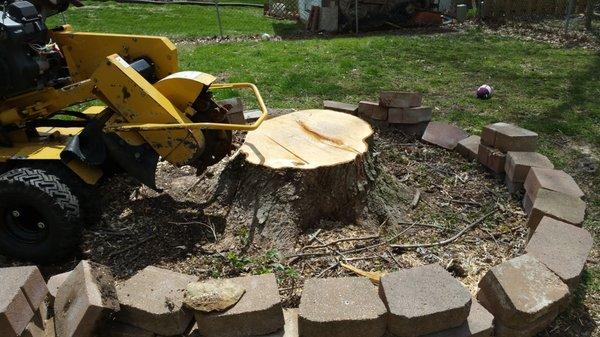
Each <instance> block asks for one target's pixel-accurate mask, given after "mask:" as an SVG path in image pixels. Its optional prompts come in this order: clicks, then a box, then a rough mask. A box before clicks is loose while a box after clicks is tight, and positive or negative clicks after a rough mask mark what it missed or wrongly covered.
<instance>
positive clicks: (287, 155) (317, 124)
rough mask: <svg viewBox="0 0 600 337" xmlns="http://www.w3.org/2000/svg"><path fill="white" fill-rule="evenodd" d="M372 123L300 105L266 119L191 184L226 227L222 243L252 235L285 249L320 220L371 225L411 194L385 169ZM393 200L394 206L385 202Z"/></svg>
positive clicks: (394, 214)
mask: <svg viewBox="0 0 600 337" xmlns="http://www.w3.org/2000/svg"><path fill="white" fill-rule="evenodd" d="M372 137H373V130H372V129H371V126H370V125H369V124H368V123H366V122H365V121H363V120H361V119H360V118H357V117H355V116H352V115H349V114H345V113H340V112H334V111H330V110H305V111H297V112H293V113H290V114H287V115H283V116H279V117H275V118H272V119H269V120H266V121H265V122H264V123H263V124H262V125H261V126H260V127H259V128H258V129H257V130H255V131H251V132H249V133H248V134H247V136H246V140H245V142H244V144H243V145H242V146H241V148H240V149H239V150H238V151H237V152H236V153H235V154H233V155H232V156H231V157H230V158H228V159H226V160H224V161H222V162H221V163H219V164H218V165H215V166H213V167H212V168H210V169H209V170H208V171H206V173H205V177H204V178H205V179H202V180H201V182H200V184H198V186H197V187H196V190H195V191H193V193H194V194H196V195H201V196H202V204H203V206H204V213H205V214H206V215H207V216H209V218H210V219H211V220H212V223H213V224H216V225H217V227H218V228H219V229H220V231H221V232H222V233H223V235H222V240H220V242H219V244H220V245H221V248H222V249H235V248H236V246H239V245H240V244H241V245H242V246H246V247H247V246H248V245H249V244H250V243H252V242H255V243H258V244H260V246H261V247H269V248H276V249H278V250H281V251H290V250H292V249H293V248H294V245H295V244H296V242H297V237H298V236H299V235H300V234H301V233H303V232H305V231H307V230H311V229H312V230H314V227H316V226H318V224H319V222H320V221H321V220H333V221H339V222H342V223H344V224H352V223H359V224H364V225H367V226H376V225H378V224H380V223H381V222H382V221H384V219H390V218H391V219H392V220H399V219H401V218H402V207H401V204H405V203H406V202H405V201H406V200H407V199H410V198H412V195H409V193H407V192H406V188H405V187H404V186H402V185H401V184H400V183H399V182H398V181H397V180H395V178H394V177H392V176H391V175H386V174H382V172H381V170H380V168H379V167H378V165H377V160H376V158H375V156H373V155H372V151H370V146H371V144H372V140H373V139H372ZM390 205H391V206H390Z"/></svg>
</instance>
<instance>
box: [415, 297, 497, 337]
mask: <svg viewBox="0 0 600 337" xmlns="http://www.w3.org/2000/svg"><path fill="white" fill-rule="evenodd" d="M493 333H494V316H493V315H492V314H490V312H489V311H487V310H486V309H485V308H484V307H483V306H482V305H481V304H479V302H477V301H473V302H472V304H471V311H470V312H469V317H468V318H467V321H466V322H465V323H464V324H463V325H461V326H459V327H457V328H452V329H448V330H444V331H440V332H435V333H432V334H428V335H425V336H423V337H492V335H493Z"/></svg>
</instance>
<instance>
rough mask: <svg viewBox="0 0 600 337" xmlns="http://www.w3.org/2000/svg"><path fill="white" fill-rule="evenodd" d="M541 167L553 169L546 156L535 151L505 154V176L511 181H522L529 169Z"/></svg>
mask: <svg viewBox="0 0 600 337" xmlns="http://www.w3.org/2000/svg"><path fill="white" fill-rule="evenodd" d="M532 167H542V168H548V169H553V168H554V165H553V164H552V162H551V161H550V159H548V157H546V156H544V155H542V154H539V153H537V152H514V151H509V152H508V153H507V154H506V167H505V171H506V176H507V177H508V178H509V179H510V180H511V181H513V182H517V183H524V182H525V178H527V174H528V173H529V169H530V168H532Z"/></svg>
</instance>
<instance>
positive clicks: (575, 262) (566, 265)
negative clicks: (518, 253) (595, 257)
mask: <svg viewBox="0 0 600 337" xmlns="http://www.w3.org/2000/svg"><path fill="white" fill-rule="evenodd" d="M593 243H594V242H593V239H592V235H591V234H590V233H589V232H588V231H587V230H585V229H583V228H578V227H575V226H573V225H570V224H568V223H565V222H562V221H558V220H556V219H552V218H550V217H544V218H543V219H542V221H540V224H539V226H538V227H537V229H536V230H535V233H534V234H533V235H532V236H531V239H530V240H529V243H528V244H527V247H525V252H527V253H528V254H529V255H532V256H534V257H535V258H537V259H538V260H539V261H540V262H542V263H543V264H545V265H546V267H548V268H549V269H550V270H552V271H553V272H554V273H555V274H556V275H558V276H559V277H560V278H561V279H562V280H563V281H564V282H565V283H566V284H567V285H568V286H569V287H570V288H571V289H573V288H575V287H576V286H577V283H579V279H580V277H581V273H582V271H583V268H584V266H585V262H586V260H587V258H588V255H589V253H590V250H591V249H592V245H593Z"/></svg>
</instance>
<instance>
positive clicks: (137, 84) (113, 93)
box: [0, 25, 267, 184]
mask: <svg viewBox="0 0 600 337" xmlns="http://www.w3.org/2000/svg"><path fill="white" fill-rule="evenodd" d="M51 38H52V41H53V42H55V43H56V44H57V45H58V47H59V48H60V51H61V53H62V54H63V56H64V59H65V60H66V63H67V66H68V69H69V73H70V77H71V80H72V84H70V85H67V86H64V87H62V88H52V87H47V88H44V89H42V90H38V91H33V92H29V93H26V94H23V95H20V96H16V97H11V98H8V99H5V100H3V101H0V125H2V126H16V127H13V128H12V129H11V131H9V132H8V133H7V138H8V139H7V141H8V142H10V143H12V145H11V146H0V163H11V162H15V161H26V160H45V161H49V160H62V161H63V162H64V163H65V164H66V165H67V166H68V167H69V168H70V169H71V170H72V171H73V172H75V173H76V174H77V175H78V176H79V177H81V178H82V179H83V181H85V182H86V183H88V184H95V183H96V182H97V181H98V180H99V179H100V177H101V176H102V169H101V168H100V167H99V166H97V165H94V164H90V163H87V162H86V161H85V160H81V159H78V158H77V157H73V156H69V157H67V156H64V151H65V148H66V147H67V146H68V143H69V141H70V140H71V139H72V138H73V137H78V136H81V135H83V134H84V133H86V132H85V131H84V128H83V127H40V128H36V131H37V135H36V136H32V135H31V134H30V132H29V133H28V132H26V131H25V129H24V128H23V127H21V126H23V125H25V124H26V123H27V122H31V121H34V120H36V119H40V118H48V117H52V116H53V115H54V114H56V113H59V112H61V111H63V110H66V109H68V108H69V107H72V106H74V105H77V104H80V103H84V102H88V101H91V100H94V99H99V100H100V101H102V104H103V105H102V106H92V107H89V108H87V109H86V110H85V111H84V112H83V114H84V115H85V116H88V117H89V118H91V119H92V120H96V121H99V123H98V125H100V127H101V132H102V135H116V136H118V139H119V141H120V140H123V141H124V142H126V143H127V146H131V147H138V148H139V147H142V146H146V145H149V146H150V147H151V148H152V149H153V150H154V151H155V152H156V153H157V154H158V155H160V156H161V157H162V158H163V159H165V160H167V161H169V162H171V163H172V164H174V165H177V166H181V165H185V164H187V163H189V162H190V160H192V159H193V158H195V157H196V156H198V154H199V153H201V152H202V151H205V150H206V146H207V144H206V141H205V137H204V133H203V131H202V130H203V129H211V130H253V129H255V128H257V127H258V126H259V125H260V124H261V123H262V121H263V120H264V119H265V118H266V116H267V109H266V106H265V104H264V102H263V100H262V98H261V96H260V93H259V92H258V89H257V88H256V86H254V85H253V84H250V83H234V84H215V83H213V82H214V81H215V80H216V78H215V77H214V76H212V75H209V74H205V73H202V72H196V71H184V72H178V70H179V69H178V60H177V49H176V47H175V45H174V44H173V43H171V42H170V41H169V40H168V39H166V38H163V37H152V36H131V35H120V34H97V33H80V32H74V31H73V30H72V28H71V27H70V26H68V25H65V26H63V27H59V28H57V29H54V30H52V31H51ZM142 57H143V58H147V59H149V60H151V61H152V65H153V69H154V74H155V76H156V77H157V81H155V82H154V83H150V82H149V81H148V80H147V79H146V78H144V77H143V76H142V75H141V74H140V73H138V72H137V71H136V70H135V69H133V67H131V65H130V64H129V61H130V60H134V59H137V58H142ZM209 87H210V89H227V88H236V89H250V90H252V91H253V92H254V94H255V96H256V99H257V102H258V105H259V108H260V109H261V111H262V112H263V114H262V116H261V117H260V118H259V119H258V120H257V121H256V122H255V123H254V124H252V125H246V124H241V125H236V124H227V123H219V122H210V121H208V122H202V123H195V122H193V121H192V120H193V119H194V115H195V114H196V111H195V110H194V108H193V104H194V102H195V100H196V99H197V97H198V95H199V93H201V92H205V91H206V90H207V89H208V88H209ZM123 151H125V152H126V151H128V150H127V149H125V150H123Z"/></svg>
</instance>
